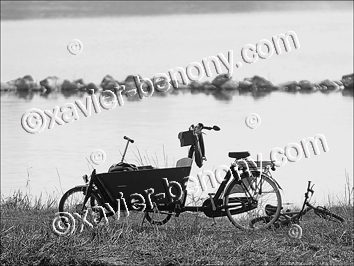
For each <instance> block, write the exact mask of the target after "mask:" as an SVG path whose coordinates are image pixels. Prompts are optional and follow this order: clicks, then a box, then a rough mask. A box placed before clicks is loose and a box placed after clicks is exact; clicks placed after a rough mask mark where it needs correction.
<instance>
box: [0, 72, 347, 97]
mask: <svg viewBox="0 0 354 266" xmlns="http://www.w3.org/2000/svg"><path fill="white" fill-rule="evenodd" d="M136 76H137V77H138V78H136ZM147 80H148V79H143V78H142V77H141V76H140V75H129V76H127V77H126V78H125V80H123V81H118V80H117V79H115V78H114V77H113V76H111V75H106V76H105V77H104V78H103V79H102V81H101V83H100V84H95V83H92V82H89V83H86V82H84V80H83V79H77V80H74V81H70V80H67V79H61V78H59V77H57V76H49V77H47V78H45V79H43V80H41V81H39V82H37V81H35V80H34V79H33V77H32V76H31V75H26V76H24V77H20V78H17V79H15V80H11V81H8V82H6V83H3V82H2V83H1V91H2V92H4V91H5V92H6V91H14V92H16V93H18V94H20V95H23V94H26V93H29V94H33V93H40V94H41V95H48V94H50V93H53V92H60V93H63V94H64V95H65V96H70V95H74V94H77V93H80V94H81V93H85V92H88V91H89V90H94V91H95V92H99V91H105V90H111V91H114V89H115V88H117V87H118V86H121V85H124V87H125V89H124V90H123V91H122V95H123V96H125V97H126V98H127V100H129V101H135V100H141V99H143V98H144V97H145V96H153V97H159V96H160V97H161V96H167V95H169V94H178V93H186V92H188V93H192V94H198V93H204V94H207V95H212V96H214V97H215V98H216V99H220V100H229V99H231V98H232V97H233V95H235V94H250V95H252V96H255V97H257V96H263V95H266V94H268V93H271V92H272V91H283V92H289V93H296V92H299V93H312V92H317V91H319V92H322V93H330V92H338V91H341V92H342V94H343V95H353V74H350V75H344V76H342V79H341V80H335V81H332V80H329V79H326V80H323V81H321V82H317V83H314V82H311V81H309V80H300V81H289V82H286V83H283V84H279V85H274V84H273V83H272V82H271V81H269V80H267V79H265V78H263V77H261V76H257V75H255V76H253V77H252V78H245V79H244V80H241V81H236V80H233V79H232V77H229V76H228V75H227V74H220V75H217V76H216V77H215V78H214V79H213V80H212V81H204V82H196V81H192V82H189V83H188V84H184V83H178V86H174V85H173V83H172V82H170V81H169V80H165V79H164V78H158V79H150V81H151V83H152V84H153V86H154V88H155V89H154V91H153V93H151V88H150V87H149V85H148V82H147ZM168 82H169V83H168ZM157 86H162V87H165V88H168V87H169V89H168V90H166V89H165V90H159V89H156V87H157ZM138 87H139V88H142V89H139V88H138ZM142 90H143V91H142ZM142 95H145V96H144V97H143V96H142Z"/></svg>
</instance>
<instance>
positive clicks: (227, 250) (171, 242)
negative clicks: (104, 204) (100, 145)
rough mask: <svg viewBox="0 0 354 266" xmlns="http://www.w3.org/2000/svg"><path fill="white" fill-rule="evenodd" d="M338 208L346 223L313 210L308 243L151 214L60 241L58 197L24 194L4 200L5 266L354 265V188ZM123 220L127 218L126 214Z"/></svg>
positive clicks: (200, 218)
mask: <svg viewBox="0 0 354 266" xmlns="http://www.w3.org/2000/svg"><path fill="white" fill-rule="evenodd" d="M346 177H347V184H346V187H345V191H346V192H345V194H344V195H345V196H344V198H343V199H342V201H340V202H339V204H337V205H333V206H327V207H329V209H330V210H332V211H333V212H334V213H336V214H338V215H341V216H342V217H344V218H345V219H346V221H347V222H346V223H345V224H343V225H339V224H337V223H333V222H330V221H326V220H323V219H320V218H319V217H317V216H316V215H314V214H313V212H310V213H309V214H307V215H306V216H304V219H303V221H302V222H301V227H302V229H303V237H302V238H301V239H293V238H290V237H289V236H288V235H287V233H288V229H289V228H280V229H277V230H275V231H273V230H263V231H255V232H245V231H241V230H239V229H237V228H235V227H233V226H232V225H231V223H230V222H229V221H228V220H227V218H226V217H222V218H218V219H216V221H217V223H216V225H213V220H212V219H209V218H206V217H205V216H204V214H202V213H194V214H191V213H183V214H181V216H180V217H179V218H175V217H173V218H172V219H171V220H170V221H169V222H168V223H167V224H165V225H163V226H159V227H157V226H152V225H150V224H149V223H147V222H146V221H145V223H144V224H142V219H143V214H142V213H132V212H131V214H130V216H129V217H125V218H121V219H120V220H118V221H117V220H113V219H112V218H109V223H108V224H104V223H102V225H100V226H97V227H94V228H89V227H87V226H85V227H84V230H83V231H82V232H81V233H80V232H79V230H76V231H75V232H74V233H73V235H71V236H57V235H55V234H54V233H53V232H52V230H51V223H52V221H53V218H54V217H55V213H56V212H57V211H58V208H57V203H58V199H55V198H53V197H49V198H48V199H47V201H45V202H43V200H42V197H39V198H36V199H35V200H32V198H31V197H30V196H29V195H28V194H26V195H24V194H23V193H21V192H16V193H14V194H13V196H11V197H8V198H4V197H2V199H1V228H0V235H1V259H0V264H1V265H351V264H352V262H353V259H354V253H353V233H354V230H353V222H354V221H353V188H351V186H350V184H349V178H348V176H346ZM121 216H123V215H121Z"/></svg>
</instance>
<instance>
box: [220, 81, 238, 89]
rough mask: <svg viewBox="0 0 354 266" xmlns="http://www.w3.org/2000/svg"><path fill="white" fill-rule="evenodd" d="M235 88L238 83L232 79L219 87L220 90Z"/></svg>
mask: <svg viewBox="0 0 354 266" xmlns="http://www.w3.org/2000/svg"><path fill="white" fill-rule="evenodd" d="M237 88H238V82H237V81H235V80H232V79H230V80H228V81H226V82H225V83H223V84H221V86H220V89H222V90H237Z"/></svg>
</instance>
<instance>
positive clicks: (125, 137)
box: [124, 136, 134, 143]
mask: <svg viewBox="0 0 354 266" xmlns="http://www.w3.org/2000/svg"><path fill="white" fill-rule="evenodd" d="M124 139H126V140H128V141H129V142H131V143H134V140H133V139H131V138H128V137H127V136H124Z"/></svg>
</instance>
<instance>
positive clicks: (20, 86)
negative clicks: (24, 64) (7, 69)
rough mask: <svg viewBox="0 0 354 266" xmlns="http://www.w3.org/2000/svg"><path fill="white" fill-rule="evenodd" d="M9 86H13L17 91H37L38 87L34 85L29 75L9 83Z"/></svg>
mask: <svg viewBox="0 0 354 266" xmlns="http://www.w3.org/2000/svg"><path fill="white" fill-rule="evenodd" d="M8 84H10V86H12V85H14V86H15V87H16V89H17V90H38V89H39V88H40V85H39V84H38V83H36V82H35V81H34V79H33V77H32V76H31V75H26V76H24V77H23V78H18V79H15V80H12V81H9V82H8Z"/></svg>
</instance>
